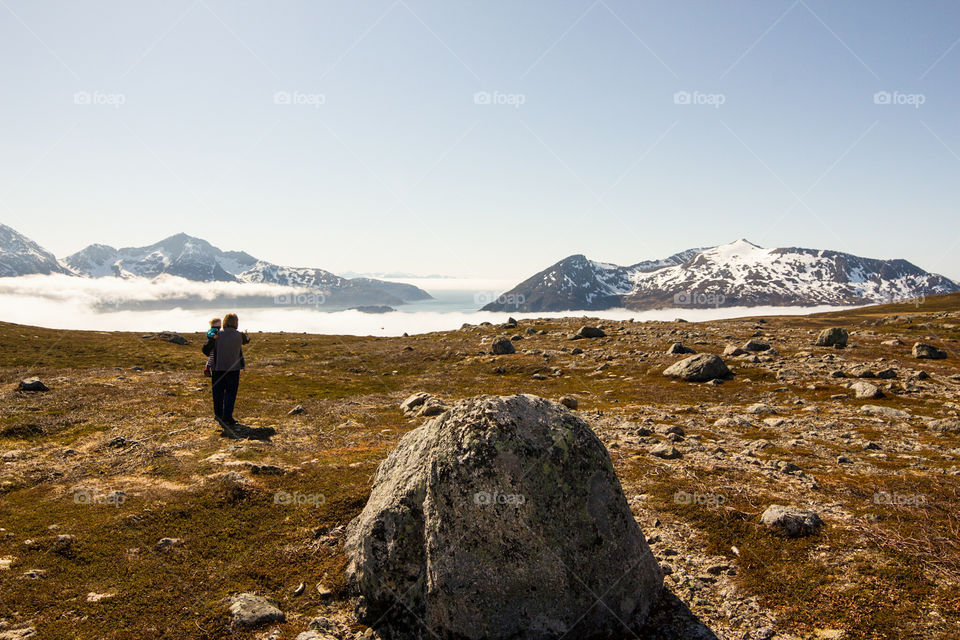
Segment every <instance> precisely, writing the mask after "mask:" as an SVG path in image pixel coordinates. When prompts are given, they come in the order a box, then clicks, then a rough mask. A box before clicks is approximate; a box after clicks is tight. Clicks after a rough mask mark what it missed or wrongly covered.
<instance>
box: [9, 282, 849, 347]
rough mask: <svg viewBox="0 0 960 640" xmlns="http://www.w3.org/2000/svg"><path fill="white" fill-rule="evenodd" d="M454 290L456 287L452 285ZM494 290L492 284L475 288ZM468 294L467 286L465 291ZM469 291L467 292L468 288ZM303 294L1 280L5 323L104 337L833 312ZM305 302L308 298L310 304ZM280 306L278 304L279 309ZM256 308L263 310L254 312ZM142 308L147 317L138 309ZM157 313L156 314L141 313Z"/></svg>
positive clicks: (359, 331) (374, 331) (271, 288)
mask: <svg viewBox="0 0 960 640" xmlns="http://www.w3.org/2000/svg"><path fill="white" fill-rule="evenodd" d="M447 284H448V285H449V288H450V290H452V289H453V288H454V287H453V286H452V285H453V283H447ZM474 284H475V286H476V285H480V286H483V285H486V284H490V283H489V282H486V283H483V284H481V283H474ZM461 286H463V283H461ZM465 288H466V287H465ZM297 294H301V298H302V297H303V296H302V294H303V292H302V290H297V289H294V288H291V287H280V286H276V285H258V284H239V283H202V282H192V281H189V280H184V279H182V278H175V277H166V278H159V279H157V280H152V281H148V280H121V279H117V278H99V279H87V278H75V277H69V276H60V275H56V276H24V277H20V278H0V320H2V321H5V322H15V323H18V324H26V325H35V326H41V327H50V328H57V329H91V330H100V331H136V332H148V331H161V330H170V331H180V332H191V331H203V330H205V329H206V327H207V324H208V320H209V319H210V318H211V317H213V316H222V315H223V314H225V313H227V312H228V311H237V312H238V313H239V315H240V322H241V325H242V328H244V329H246V330H248V331H287V332H307V333H325V334H341V335H373V336H397V335H401V334H403V333H404V332H406V333H410V334H415V333H427V332H431V331H446V330H450V329H456V328H458V327H460V326H461V325H462V324H464V323H471V324H478V323H480V322H485V321H486V322H493V323H500V322H503V321H505V320H506V318H507V317H508V316H509V315H512V316H513V317H515V318H517V319H520V320H523V319H530V318H547V317H564V316H585V315H586V316H590V317H599V318H604V319H609V320H628V319H631V318H632V319H635V320H638V321H643V320H663V321H666V320H673V319H674V318H677V317H678V316H679V317H683V318H684V319H686V320H689V321H693V322H695V321H704V320H716V319H721V318H731V317H738V316H746V315H750V316H755V315H784V314H802V313H817V312H820V311H829V310H831V309H832V308H829V307H809V308H802V309H797V308H784V307H753V308H744V307H740V308H732V307H731V308H723V307H721V308H718V309H662V310H656V311H643V312H637V311H628V310H625V309H611V310H607V311H590V312H583V311H577V312H563V313H514V314H507V313H491V312H481V311H470V310H468V309H463V310H454V311H423V310H418V311H406V312H405V311H402V310H401V311H397V312H394V313H386V314H368V313H362V312H359V311H322V310H319V309H317V308H315V307H314V306H311V305H310V304H309V303H307V304H303V305H292V304H290V300H291V299H296V296H297ZM304 299H305V298H304ZM273 301H277V302H275V303H274V302H273ZM253 305H256V306H253ZM131 306H133V307H138V306H139V307H140V309H135V308H130V307H131ZM144 307H150V308H149V309H148V310H141V309H143V308H144Z"/></svg>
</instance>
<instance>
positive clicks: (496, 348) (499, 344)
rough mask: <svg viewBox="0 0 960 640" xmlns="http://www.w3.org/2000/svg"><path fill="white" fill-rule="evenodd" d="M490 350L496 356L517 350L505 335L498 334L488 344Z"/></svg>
mask: <svg viewBox="0 0 960 640" xmlns="http://www.w3.org/2000/svg"><path fill="white" fill-rule="evenodd" d="M490 351H491V352H492V353H493V355H496V356H506V355H510V354H511V353H516V352H517V350H516V349H515V348H514V346H513V342H511V341H510V338H508V337H507V336H500V337H499V338H497V339H496V340H494V341H493V344H492V345H491V346H490Z"/></svg>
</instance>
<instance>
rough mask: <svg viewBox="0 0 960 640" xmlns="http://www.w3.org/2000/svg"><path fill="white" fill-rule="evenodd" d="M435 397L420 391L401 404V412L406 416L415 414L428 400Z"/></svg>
mask: <svg viewBox="0 0 960 640" xmlns="http://www.w3.org/2000/svg"><path fill="white" fill-rule="evenodd" d="M434 397H435V396H434V395H433V394H430V393H426V392H424V391H419V392H417V393H415V394H413V395H411V396H407V399H406V400H404V401H403V402H401V403H400V411H402V412H403V413H404V414H406V415H412V414H415V413H417V411H418V410H419V409H420V408H421V407H422V406H423V404H424V403H425V402H426V401H427V400H430V399H431V398H434Z"/></svg>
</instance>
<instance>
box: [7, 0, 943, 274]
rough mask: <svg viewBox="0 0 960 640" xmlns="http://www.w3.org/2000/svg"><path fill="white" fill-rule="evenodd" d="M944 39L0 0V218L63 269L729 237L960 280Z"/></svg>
mask: <svg viewBox="0 0 960 640" xmlns="http://www.w3.org/2000/svg"><path fill="white" fill-rule="evenodd" d="M958 40H960V3H956V2H923V3H908V2H883V1H875V0H870V1H860V2H842V3H840V2H822V1H821V2H816V1H812V0H806V1H805V2H792V1H788V2H780V1H772V0H763V1H756V2H736V3H733V2H716V1H697V2H686V1H681V2H666V1H664V2H627V1H617V0H603V1H598V2H590V1H585V2H580V1H577V2H574V1H565V0H550V1H549V2H548V1H546V0H543V1H526V2H522V3H516V2H506V1H491V0H488V1H484V2H450V1H449V0H446V1H440V0H437V1H430V2H421V1H418V0H403V1H396V2H394V1H391V0H384V1H380V0H378V1H376V2H364V1H350V2H316V1H311V2H293V1H284V2H273V3H267V2H242V1H236V0H233V1H229V2H227V1H222V2H221V1H215V0H197V1H192V0H185V1H180V0H164V1H163V2H136V3H131V2H86V1H85V2H42V3H37V2H26V1H20V0H3V1H2V2H0V56H2V59H3V60H4V64H3V65H2V66H0V86H2V87H3V88H2V92H3V93H2V100H3V118H2V119H0V136H2V140H3V144H2V145H0V221H2V222H5V223H7V224H9V225H11V226H13V227H14V228H16V229H18V230H19V231H21V232H23V233H25V234H27V235H28V236H30V237H32V238H34V239H35V240H37V241H38V242H39V243H40V244H42V245H44V246H46V247H47V248H49V249H51V250H52V251H54V252H55V253H56V254H57V255H60V256H64V255H66V254H68V253H71V252H73V251H76V250H79V249H81V248H82V247H84V246H86V245H87V244H90V243H93V242H103V243H107V244H112V245H115V246H129V245H141V244H148V243H151V242H154V241H156V240H158V239H160V238H161V237H164V236H167V235H171V234H173V233H177V232H180V231H185V232H187V233H190V234H192V235H197V236H200V237H203V238H206V239H208V240H210V241H211V242H213V243H214V244H215V245H217V246H220V247H221V248H224V249H244V250H247V251H249V252H250V253H252V254H254V255H256V256H258V257H262V258H264V259H268V260H271V261H274V262H279V263H282V264H290V265H298V266H318V267H323V268H327V269H330V270H333V271H406V272H415V273H447V274H452V275H462V276H484V277H507V278H511V277H517V278H518V279H519V278H521V277H526V276H527V275H530V274H531V273H532V272H534V271H537V270H539V269H541V268H544V267H546V266H547V265H549V264H551V263H553V262H555V261H556V260H558V259H560V258H562V257H564V256H566V255H569V254H572V253H585V254H587V255H588V256H590V257H593V258H595V259H598V260H605V261H610V262H617V263H621V264H629V263H633V262H637V261H639V260H642V259H648V258H656V257H663V256H666V255H669V254H671V253H674V252H676V251H679V250H682V249H685V248H689V247H694V246H707V245H715V244H720V243H725V242H729V241H732V240H734V239H737V238H740V237H746V238H748V239H750V240H751V241H753V242H755V243H757V244H760V245H762V246H807V247H817V248H831V249H839V250H843V251H849V252H852V253H856V254H859V255H866V256H870V257H880V258H894V257H903V258H906V259H908V260H911V261H913V262H915V263H917V264H919V265H920V266H922V267H924V268H926V269H929V270H933V271H938V272H941V273H944V274H946V275H948V276H950V277H952V278H954V279H960V225H958V223H957V219H958V216H957V203H958V195H960V194H958V189H960V187H958V184H960V181H958V180H957V177H958V174H960V122H958V119H957V117H956V114H957V113H958V112H960V109H958V107H960V85H958V82H957V78H958V77H960V76H958V71H960V45H958ZM877 92H887V94H889V96H887V95H886V94H882V93H881V94H880V96H879V97H875V94H877ZM887 97H889V100H887Z"/></svg>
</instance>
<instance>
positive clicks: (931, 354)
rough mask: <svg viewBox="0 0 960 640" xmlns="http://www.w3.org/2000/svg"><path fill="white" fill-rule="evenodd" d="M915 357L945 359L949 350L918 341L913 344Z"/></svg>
mask: <svg viewBox="0 0 960 640" xmlns="http://www.w3.org/2000/svg"><path fill="white" fill-rule="evenodd" d="M913 357H914V358H919V359H921V360H945V359H946V357H947V352H946V351H944V350H943V349H938V348H937V347H935V346H933V345H932V344H926V343H924V342H918V343H917V344H915V345H913Z"/></svg>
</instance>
